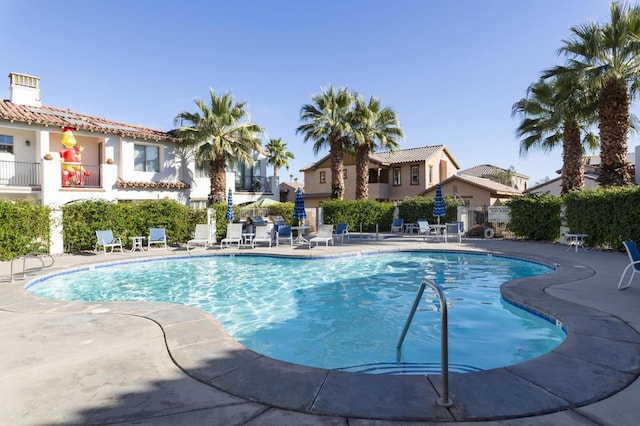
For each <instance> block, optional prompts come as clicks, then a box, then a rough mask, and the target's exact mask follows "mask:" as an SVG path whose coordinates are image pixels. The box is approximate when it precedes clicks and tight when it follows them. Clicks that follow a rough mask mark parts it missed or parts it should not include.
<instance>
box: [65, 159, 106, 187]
mask: <svg viewBox="0 0 640 426" xmlns="http://www.w3.org/2000/svg"><path fill="white" fill-rule="evenodd" d="M61 178H62V186H63V187H64V188H100V166H98V165H91V164H79V163H62V175H61Z"/></svg>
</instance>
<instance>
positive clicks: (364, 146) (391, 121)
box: [350, 96, 404, 200]
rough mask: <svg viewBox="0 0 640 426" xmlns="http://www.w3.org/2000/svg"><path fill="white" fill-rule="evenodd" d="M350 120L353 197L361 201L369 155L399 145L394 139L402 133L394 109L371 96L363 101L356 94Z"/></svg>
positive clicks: (365, 193)
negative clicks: (354, 187)
mask: <svg viewBox="0 0 640 426" xmlns="http://www.w3.org/2000/svg"><path fill="white" fill-rule="evenodd" d="M350 122H351V128H352V137H353V140H354V142H355V144H354V147H353V148H354V149H355V154H356V200H363V199H367V198H369V154H370V153H371V152H375V151H376V149H386V150H390V151H393V150H394V149H396V148H398V147H399V146H400V145H399V144H398V142H397V141H396V139H397V138H402V137H403V136H404V133H403V131H402V129H401V128H400V122H399V121H398V118H397V117H396V114H395V112H394V111H393V110H392V109H391V108H382V106H381V103H380V100H379V99H377V98H374V97H371V98H370V99H369V102H368V103H366V102H365V101H364V99H362V98H361V97H359V96H356V101H355V108H354V109H353V111H352V114H351V116H350Z"/></svg>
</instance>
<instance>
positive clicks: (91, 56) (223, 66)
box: [0, 0, 637, 185]
mask: <svg viewBox="0 0 640 426" xmlns="http://www.w3.org/2000/svg"><path fill="white" fill-rule="evenodd" d="M0 10H1V11H2V12H1V13H0V58H2V59H1V60H0V64H2V65H1V68H2V70H0V71H2V72H4V75H5V76H6V75H8V74H9V72H12V71H15V72H22V73H26V74H31V75H36V76H38V77H40V78H41V80H40V87H41V98H42V102H43V104H44V105H48V106H53V107H58V108H69V109H71V110H73V111H76V112H80V113H85V114H89V115H96V116H100V117H105V118H108V119H111V120H115V121H121V122H125V123H132V124H139V125H144V126H148V127H152V128H156V129H159V130H170V129H172V128H173V118H174V117H175V116H176V114H177V113H179V112H180V111H184V110H188V111H195V110H196V107H195V104H194V99H196V98H204V99H206V98H207V97H208V93H209V88H213V89H214V90H215V91H216V92H219V93H222V92H227V91H230V92H231V93H232V94H233V96H234V98H235V99H236V100H238V101H246V102H247V110H248V112H249V113H250V116H251V120H252V121H253V122H255V123H256V124H258V125H260V126H262V127H263V128H264V129H265V130H266V135H265V136H264V137H263V144H266V143H267V142H268V140H269V138H282V140H283V142H284V143H286V144H287V147H288V149H289V150H290V151H291V152H292V153H293V154H294V155H295V160H293V161H291V163H290V170H289V171H287V170H285V169H282V170H281V171H280V173H279V174H280V176H281V180H289V175H294V177H297V178H299V179H300V180H302V178H303V175H302V173H300V172H299V170H300V169H301V168H302V167H304V166H305V165H307V164H309V163H311V162H313V161H316V160H317V159H318V158H319V156H318V157H316V156H314V154H313V151H312V144H311V143H303V141H302V137H301V136H300V135H297V134H296V132H295V129H296V127H297V126H298V125H300V124H301V123H300V120H299V117H300V108H301V107H302V106H303V105H304V104H307V103H311V102H312V101H311V97H312V96H313V95H315V94H318V93H320V91H321V89H322V88H323V87H327V86H329V85H334V86H335V87H342V86H347V87H348V88H349V89H350V90H353V91H356V92H359V93H360V94H362V95H364V96H365V97H369V96H376V97H378V98H380V99H381V100H382V103H383V104H384V105H385V106H388V107H391V108H392V109H394V110H395V111H396V113H397V115H398V117H399V119H400V122H401V125H402V128H403V129H404V132H405V138H404V140H402V141H401V142H400V144H401V147H402V148H411V147H420V146H427V145H437V144H443V145H446V146H447V148H448V149H449V150H450V152H451V153H452V155H453V156H454V158H455V159H456V160H457V161H458V163H459V164H460V167H461V168H462V169H465V168H469V167H473V166H476V165H479V164H494V165H497V166H500V167H503V168H508V167H510V166H514V167H515V168H516V170H517V171H518V172H520V173H524V174H526V175H528V176H530V178H531V180H530V185H531V184H533V183H534V182H536V181H538V180H540V179H542V178H544V177H550V178H554V177H556V173H555V171H556V170H558V169H559V168H560V167H561V150H560V149H557V150H555V151H553V152H551V153H549V154H543V153H537V152H532V153H530V154H529V155H528V156H527V157H525V158H521V157H520V156H519V143H518V140H517V139H516V137H515V135H514V130H515V128H516V126H517V124H518V121H517V119H514V118H512V117H511V107H512V105H513V103H514V102H516V101H518V100H519V99H521V98H522V97H523V96H525V93H526V88H527V86H528V85H529V84H531V83H533V82H534V81H536V80H537V79H538V77H539V75H540V72H541V71H542V70H543V69H545V68H548V67H551V66H554V65H558V64H560V63H562V62H563V59H562V58H560V57H558V56H557V50H558V49H559V48H560V47H561V46H562V43H561V41H562V39H564V38H567V37H568V36H569V27H570V26H572V25H576V24H580V23H586V22H590V21H594V20H595V21H599V22H605V21H608V17H609V1H605V0H536V1H518V0H483V1H480V0H460V1H436V0H393V1H392V0H388V1H373V0H325V1H300V0H290V1H282V0H281V1H278V0H271V1H265V0H255V1H254V0H248V1H224V2H222V1H192V0H183V1H179V2H178V1H175V2H169V1H164V2H161V1H157V0H135V1H125V0H109V1H107V0H102V1H97V0H96V1H86V0H84V1H76V0H74V1H64V0H60V1H50V0H21V1H13V0H11V1H9V0H0ZM1 87H2V85H1V84H0V88H1ZM4 87H5V88H4V89H1V90H0V96H2V98H5V99H7V98H8V97H9V80H8V78H7V79H6V80H5V86H4ZM636 144H637V136H632V137H630V139H629V146H630V147H633V146H635V145H636ZM325 153H326V152H325ZM323 154H324V153H321V154H320V155H323Z"/></svg>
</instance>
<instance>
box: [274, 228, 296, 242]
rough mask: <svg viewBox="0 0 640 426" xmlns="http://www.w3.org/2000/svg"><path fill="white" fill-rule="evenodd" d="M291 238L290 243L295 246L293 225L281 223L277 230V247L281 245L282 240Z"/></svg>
mask: <svg viewBox="0 0 640 426" xmlns="http://www.w3.org/2000/svg"><path fill="white" fill-rule="evenodd" d="M287 240H289V245H290V246H291V247H293V233H292V232H291V225H279V226H278V230H277V231H276V247H279V246H280V241H287Z"/></svg>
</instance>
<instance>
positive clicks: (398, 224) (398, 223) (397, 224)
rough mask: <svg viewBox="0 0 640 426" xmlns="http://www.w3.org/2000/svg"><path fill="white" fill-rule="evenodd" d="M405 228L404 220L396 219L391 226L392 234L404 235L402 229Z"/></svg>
mask: <svg viewBox="0 0 640 426" xmlns="http://www.w3.org/2000/svg"><path fill="white" fill-rule="evenodd" d="M403 226H404V219H402V218H400V217H396V218H394V219H393V223H392V224H391V233H392V234H393V233H394V232H399V233H401V234H402V227H403Z"/></svg>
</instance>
